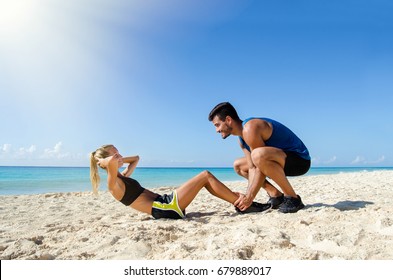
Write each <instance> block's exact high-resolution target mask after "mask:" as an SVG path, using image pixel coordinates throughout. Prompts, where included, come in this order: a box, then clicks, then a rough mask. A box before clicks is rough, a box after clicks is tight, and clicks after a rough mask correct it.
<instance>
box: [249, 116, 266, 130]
mask: <svg viewBox="0 0 393 280" xmlns="http://www.w3.org/2000/svg"><path fill="white" fill-rule="evenodd" d="M267 127H269V122H268V121H267V120H266V119H264V118H248V119H247V120H246V121H245V122H243V129H245V130H255V129H257V130H259V129H265V128H267Z"/></svg>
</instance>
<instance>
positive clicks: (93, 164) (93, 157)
mask: <svg viewBox="0 0 393 280" xmlns="http://www.w3.org/2000/svg"><path fill="white" fill-rule="evenodd" d="M111 148H114V146H113V145H103V146H101V147H100V148H98V149H97V150H95V151H94V152H92V153H90V181H91V184H92V186H93V193H94V194H97V193H98V187H99V185H100V175H99V174H98V160H99V159H104V158H107V157H109V150H110V149H111Z"/></svg>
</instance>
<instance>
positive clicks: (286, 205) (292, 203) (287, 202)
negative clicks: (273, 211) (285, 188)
mask: <svg viewBox="0 0 393 280" xmlns="http://www.w3.org/2000/svg"><path fill="white" fill-rule="evenodd" d="M303 208H304V204H303V202H302V199H301V198H300V196H299V195H298V196H297V198H294V197H291V196H284V202H283V203H282V204H281V205H280V207H279V209H278V211H280V212H281V213H296V212H297V211H299V210H300V209H303Z"/></svg>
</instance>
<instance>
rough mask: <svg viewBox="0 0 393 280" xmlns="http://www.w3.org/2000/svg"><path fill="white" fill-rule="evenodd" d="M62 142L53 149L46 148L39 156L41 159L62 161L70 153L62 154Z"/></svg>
mask: <svg viewBox="0 0 393 280" xmlns="http://www.w3.org/2000/svg"><path fill="white" fill-rule="evenodd" d="M62 146H63V143H62V142H58V143H57V144H56V145H55V146H54V147H53V148H47V149H45V150H44V153H43V154H42V155H41V158H44V159H48V158H57V159H64V158H68V157H69V156H70V153H62Z"/></svg>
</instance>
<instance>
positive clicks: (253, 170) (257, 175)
mask: <svg viewBox="0 0 393 280" xmlns="http://www.w3.org/2000/svg"><path fill="white" fill-rule="evenodd" d="M266 128H268V126H267V124H266V123H264V122H263V123H261V122H260V120H251V121H249V122H248V123H247V124H246V126H245V127H244V129H243V137H244V141H245V142H246V143H247V145H248V146H249V147H250V149H251V151H252V150H253V149H256V148H259V147H264V146H265V142H264V141H263V137H262V134H263V129H266ZM243 152H244V154H245V156H246V159H247V163H248V167H249V177H248V187H247V192H246V195H245V196H240V198H239V199H238V200H237V201H236V202H235V206H236V207H238V208H239V209H240V210H242V211H244V210H246V209H247V208H248V207H249V206H250V205H251V203H252V201H253V200H254V199H255V197H256V196H257V194H258V192H259V190H260V189H261V187H262V184H263V182H264V181H265V179H266V176H264V175H263V174H262V172H261V171H260V170H259V169H258V168H257V167H256V166H255V164H254V163H253V161H252V157H251V153H250V152H249V151H248V150H247V149H245V148H244V147H243ZM236 203H237V205H236Z"/></svg>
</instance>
